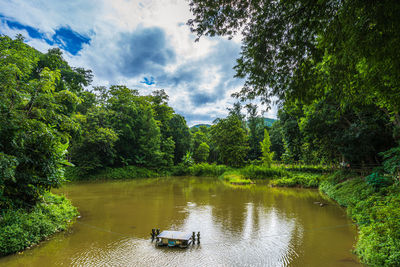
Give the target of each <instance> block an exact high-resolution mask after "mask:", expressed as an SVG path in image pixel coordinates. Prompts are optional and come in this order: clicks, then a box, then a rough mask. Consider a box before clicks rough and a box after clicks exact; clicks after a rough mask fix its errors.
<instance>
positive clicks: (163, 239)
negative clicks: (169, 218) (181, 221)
mask: <svg viewBox="0 0 400 267" xmlns="http://www.w3.org/2000/svg"><path fill="white" fill-rule="evenodd" d="M150 235H151V240H152V241H154V239H156V246H157V247H162V246H168V247H180V248H187V247H189V246H190V245H194V244H195V242H196V241H197V244H200V232H198V233H197V238H196V233H195V232H192V233H189V232H180V231H162V232H161V233H160V230H159V229H152V231H151V234H150Z"/></svg>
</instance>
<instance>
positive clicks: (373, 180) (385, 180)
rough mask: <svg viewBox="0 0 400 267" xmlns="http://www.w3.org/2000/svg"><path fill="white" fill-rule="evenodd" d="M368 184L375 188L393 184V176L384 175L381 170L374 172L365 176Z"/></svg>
mask: <svg viewBox="0 0 400 267" xmlns="http://www.w3.org/2000/svg"><path fill="white" fill-rule="evenodd" d="M365 180H366V182H367V184H369V185H370V186H372V187H373V188H375V189H379V188H381V187H385V186H389V185H391V184H393V180H392V178H391V177H387V176H384V175H382V174H381V173H379V172H373V173H371V174H370V175H368V176H367V177H365Z"/></svg>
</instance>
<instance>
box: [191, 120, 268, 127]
mask: <svg viewBox="0 0 400 267" xmlns="http://www.w3.org/2000/svg"><path fill="white" fill-rule="evenodd" d="M275 121H276V119H271V118H264V126H268V127H271V126H272V124H273V123H274V122H275ZM201 126H205V127H207V128H208V127H211V124H196V125H193V126H192V127H190V129H194V128H200V127H201Z"/></svg>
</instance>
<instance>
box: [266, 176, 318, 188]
mask: <svg viewBox="0 0 400 267" xmlns="http://www.w3.org/2000/svg"><path fill="white" fill-rule="evenodd" d="M320 181H321V176H319V175H310V174H291V176H289V177H283V178H280V179H277V180H273V181H272V182H271V183H272V185H274V186H285V187H295V186H298V187H304V188H317V187H318V186H319V184H320Z"/></svg>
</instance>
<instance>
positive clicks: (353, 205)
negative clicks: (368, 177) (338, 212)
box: [320, 178, 400, 266]
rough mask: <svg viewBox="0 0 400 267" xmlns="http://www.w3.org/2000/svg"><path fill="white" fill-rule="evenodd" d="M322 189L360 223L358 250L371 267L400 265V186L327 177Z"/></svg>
mask: <svg viewBox="0 0 400 267" xmlns="http://www.w3.org/2000/svg"><path fill="white" fill-rule="evenodd" d="M320 189H321V190H322V191H323V192H325V193H326V194H327V195H328V196H329V197H331V198H333V199H335V200H336V201H337V202H338V203H339V204H340V205H342V206H345V207H347V212H348V213H349V215H350V216H351V218H352V219H353V220H354V221H355V222H356V223H357V224H358V226H359V228H358V229H359V239H358V241H357V245H356V249H355V252H356V253H357V254H358V256H359V257H360V259H361V261H362V262H364V263H366V264H367V265H370V266H400V209H399V206H400V194H399V193H400V189H399V187H398V186H395V185H392V186H389V187H380V188H374V187H371V186H369V185H368V184H367V183H366V182H365V181H364V179H362V178H355V179H351V180H348V181H345V182H343V183H338V184H333V183H332V182H331V181H329V180H327V181H324V182H322V184H321V186H320Z"/></svg>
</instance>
